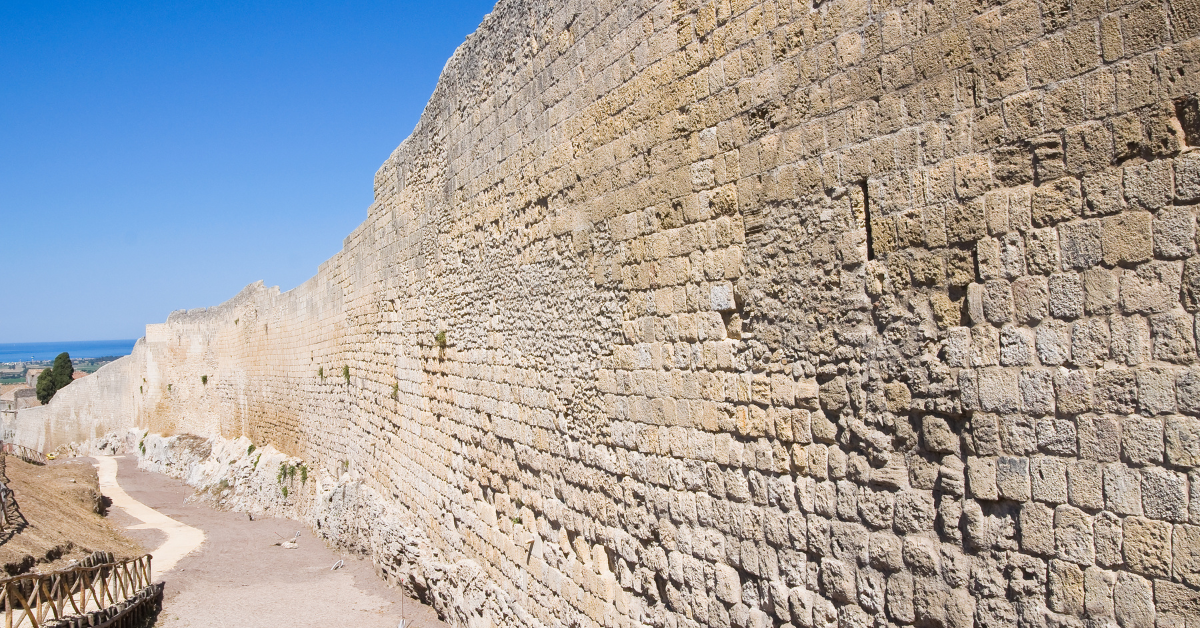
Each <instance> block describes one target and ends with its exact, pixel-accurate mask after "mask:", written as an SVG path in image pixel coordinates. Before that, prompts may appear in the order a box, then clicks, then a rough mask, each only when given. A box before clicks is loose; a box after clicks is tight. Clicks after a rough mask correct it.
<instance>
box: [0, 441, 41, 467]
mask: <svg viewBox="0 0 1200 628" xmlns="http://www.w3.org/2000/svg"><path fill="white" fill-rule="evenodd" d="M0 447H2V448H3V449H4V453H6V454H8V455H10V456H16V457H18V458H20V459H21V460H24V461H25V462H28V463H29V464H46V454H43V453H42V452H40V451H38V450H36V449H32V448H30V447H26V446H24V445H17V444H14V443H2V444H0Z"/></svg>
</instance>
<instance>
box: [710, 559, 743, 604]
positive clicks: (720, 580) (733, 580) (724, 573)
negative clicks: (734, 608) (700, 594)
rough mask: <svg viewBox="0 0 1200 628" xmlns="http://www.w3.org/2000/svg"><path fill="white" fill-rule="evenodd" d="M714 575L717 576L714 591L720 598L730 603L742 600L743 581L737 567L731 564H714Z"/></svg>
mask: <svg viewBox="0 0 1200 628" xmlns="http://www.w3.org/2000/svg"><path fill="white" fill-rule="evenodd" d="M713 575H714V576H715V588H714V592H715V593H716V596H717V598H718V599H720V600H721V601H723V602H726V603H728V604H737V603H739V602H741V601H742V582H741V577H740V576H739V575H738V572H737V570H736V569H734V568H733V567H730V566H729V565H714V566H713Z"/></svg>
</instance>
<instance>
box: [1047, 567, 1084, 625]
mask: <svg viewBox="0 0 1200 628" xmlns="http://www.w3.org/2000/svg"><path fill="white" fill-rule="evenodd" d="M1049 576H1050V578H1049V591H1050V595H1049V596H1048V598H1047V606H1048V607H1049V608H1050V610H1052V611H1054V612H1056V613H1063V614H1066V615H1075V616H1077V617H1078V616H1082V615H1083V602H1084V578H1083V570H1082V569H1080V568H1079V566H1078V565H1075V564H1073V563H1070V562H1067V561H1063V560H1057V559H1055V560H1051V561H1050V569H1049Z"/></svg>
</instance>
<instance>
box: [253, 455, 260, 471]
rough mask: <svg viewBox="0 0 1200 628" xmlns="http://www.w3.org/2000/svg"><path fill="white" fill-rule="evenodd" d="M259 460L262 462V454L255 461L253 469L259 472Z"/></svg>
mask: <svg viewBox="0 0 1200 628" xmlns="http://www.w3.org/2000/svg"><path fill="white" fill-rule="evenodd" d="M259 460H262V454H258V456H257V457H256V458H255V459H254V466H253V467H251V468H252V469H254V470H255V471H258V461H259Z"/></svg>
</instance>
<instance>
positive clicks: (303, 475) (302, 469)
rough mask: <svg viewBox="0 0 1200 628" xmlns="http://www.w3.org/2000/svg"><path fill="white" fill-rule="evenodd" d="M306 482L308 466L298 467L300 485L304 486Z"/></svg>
mask: <svg viewBox="0 0 1200 628" xmlns="http://www.w3.org/2000/svg"><path fill="white" fill-rule="evenodd" d="M307 481H308V466H306V465H300V483H301V484H304V483H305V482H307Z"/></svg>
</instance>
